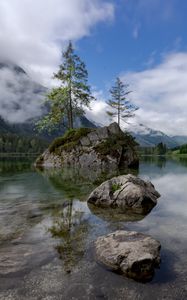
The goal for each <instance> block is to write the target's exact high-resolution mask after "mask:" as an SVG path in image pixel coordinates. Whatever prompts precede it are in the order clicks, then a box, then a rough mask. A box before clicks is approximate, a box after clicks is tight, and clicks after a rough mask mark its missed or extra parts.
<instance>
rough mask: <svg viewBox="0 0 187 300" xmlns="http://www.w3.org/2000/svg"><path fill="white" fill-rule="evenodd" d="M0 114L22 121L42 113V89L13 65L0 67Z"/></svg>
mask: <svg viewBox="0 0 187 300" xmlns="http://www.w3.org/2000/svg"><path fill="white" fill-rule="evenodd" d="M0 83H1V85H0V116H1V117H3V119H5V120H7V121H9V122H13V123H17V122H18V123H22V122H24V121H26V120H28V119H30V118H33V117H37V116H40V115H41V113H42V105H41V104H42V103H43V93H44V89H43V87H41V86H40V85H38V84H36V83H35V82H33V81H32V80H30V78H29V77H28V76H27V75H26V74H25V73H23V72H15V71H14V66H13V65H9V67H8V68H7V67H4V68H0Z"/></svg>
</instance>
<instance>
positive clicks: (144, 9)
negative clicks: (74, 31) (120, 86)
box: [77, 0, 187, 89]
mask: <svg viewBox="0 0 187 300" xmlns="http://www.w3.org/2000/svg"><path fill="white" fill-rule="evenodd" d="M111 3H113V4H114V8H115V14H114V19H113V21H110V22H107V23H101V24H98V25H97V26H96V27H95V28H94V29H93V30H92V32H91V35H90V36H88V37H84V38H82V39H81V40H80V41H78V42H77V50H78V51H77V52H78V53H79V55H80V56H81V57H82V58H83V59H84V61H85V62H86V64H87V68H88V71H89V78H90V81H91V83H92V84H93V85H95V86H97V87H98V88H101V89H103V87H104V86H105V85H108V83H109V82H111V81H112V80H113V79H114V78H115V77H116V76H118V75H119V74H120V73H123V72H126V71H141V70H145V69H148V68H150V67H152V66H154V65H157V64H159V63H161V61H162V60H163V56H164V55H166V54H167V53H170V52H178V51H186V50H187V35H186V28H187V18H186V12H187V1H185V0H180V1H177V0H164V1H163V0H162V1H160V0H146V1H144V0H139V1H138V0H127V1H125V0H121V1H113V2H111ZM116 3H117V4H116Z"/></svg>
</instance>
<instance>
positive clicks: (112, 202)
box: [88, 174, 160, 214]
mask: <svg viewBox="0 0 187 300" xmlns="http://www.w3.org/2000/svg"><path fill="white" fill-rule="evenodd" d="M159 197H160V194H159V193H158V192H157V191H156V190H155V188H154V185H153V184H152V183H151V182H145V181H143V180H142V179H140V178H138V177H136V176H133V175H131V174H128V175H121V176H118V177H113V178H112V179H109V180H107V181H105V182H103V183H102V184H101V185H100V186H99V187H97V188H96V189H95V190H94V191H93V192H92V193H91V194H90V196H89V198H88V203H91V204H93V205H95V206H97V207H112V208H120V209H121V210H122V211H124V212H125V211H126V212H127V211H129V210H131V211H133V212H135V213H139V214H147V213H148V212H150V211H151V209H152V208H153V207H154V206H155V205H156V204H157V198H159Z"/></svg>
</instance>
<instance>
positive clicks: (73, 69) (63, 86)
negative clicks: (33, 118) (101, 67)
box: [37, 42, 94, 131]
mask: <svg viewBox="0 0 187 300" xmlns="http://www.w3.org/2000/svg"><path fill="white" fill-rule="evenodd" d="M62 58H63V63H62V64H61V65H60V66H59V70H58V72H57V73H55V74H54V78H55V79H57V80H59V82H60V86H59V87H58V88H54V89H53V90H52V91H51V92H50V93H49V94H48V95H47V99H46V102H47V103H48V104H49V107H50V111H49V113H48V114H47V115H46V116H45V117H44V118H43V119H42V120H41V121H40V122H38V123H37V127H38V129H39V130H40V131H41V130H44V129H48V130H50V131H51V130H53V129H55V127H56V126H57V125H58V124H59V123H63V124H64V126H65V127H67V128H68V129H71V128H73V125H74V118H75V117H76V116H82V115H84V107H89V104H90V101H91V100H93V99H94V97H93V96H92V95H91V91H90V86H89V85H88V72H87V70H86V66H85V63H84V62H83V61H82V60H81V59H80V58H79V56H78V55H76V54H75V53H74V49H73V47H72V43H71V42H69V45H68V47H67V49H66V51H65V52H63V54H62Z"/></svg>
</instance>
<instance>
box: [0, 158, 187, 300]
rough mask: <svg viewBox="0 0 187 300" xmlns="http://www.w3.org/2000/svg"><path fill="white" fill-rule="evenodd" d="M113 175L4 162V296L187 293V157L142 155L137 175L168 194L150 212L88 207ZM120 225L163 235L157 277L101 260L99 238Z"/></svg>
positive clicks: (0, 191)
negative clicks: (141, 279)
mask: <svg viewBox="0 0 187 300" xmlns="http://www.w3.org/2000/svg"><path fill="white" fill-rule="evenodd" d="M134 173H135V174H136V171H135V172H134ZM114 175H115V174H114ZM107 176H108V177H109V176H111V174H110V175H107V174H100V173H99V172H98V173H97V174H96V173H93V174H91V173H89V174H88V173H87V172H86V170H84V171H81V172H80V171H78V170H74V171H72V170H64V171H63V172H62V171H55V170H50V171H49V170H48V171H39V170H38V171H37V170H35V169H34V168H33V167H32V166H31V165H30V163H27V162H22V163H16V162H11V161H10V160H7V161H4V162H0V299H2V300H3V299H19V300H22V299H24V300H25V299H28V300H31V299H32V300H35V299H46V300H47V299H48V300H51V299H65V300H66V299H68V300H69V299H111V300H113V299H114V300H115V299H119V300H120V299H127V300H128V299H147V300H150V299H151V300H154V299H187V266H186V263H187V160H184V159H183V160H176V161H175V160H171V159H168V160H164V159H157V160H155V159H152V158H146V159H144V160H142V162H141V164H140V169H139V176H140V177H141V178H143V179H149V180H151V181H152V182H153V184H154V185H155V187H156V189H157V190H158V191H159V192H160V194H161V195H162V196H161V198H160V199H159V201H158V204H157V206H156V207H155V208H154V209H153V210H152V211H151V213H150V214H149V215H147V216H146V217H144V218H143V217H140V218H139V219H137V218H133V217H132V216H122V215H121V216H116V215H114V216H113V215H112V214H107V215H106V214H104V213H103V212H102V211H98V210H94V211H93V209H92V211H91V210H90V209H91V208H89V207H88V206H87V204H86V198H87V196H88V194H89V193H90V192H91V191H92V189H93V188H94V187H95V186H97V185H98V184H99V183H100V182H102V180H104V179H105V178H107ZM116 229H127V230H137V231H140V232H143V233H147V234H150V235H152V236H153V237H155V238H156V239H158V240H159V241H160V242H161V245H162V249H161V257H162V263H161V268H160V269H159V270H157V271H156V274H155V277H154V279H153V281H152V282H150V283H146V284H142V283H137V282H135V281H133V280H131V279H126V278H125V277H123V276H121V275H117V274H115V273H113V272H110V271H108V270H106V269H104V268H103V267H101V266H100V265H98V264H97V263H96V262H95V259H94V251H93V241H94V240H95V239H96V238H97V237H98V236H100V235H102V234H106V233H108V232H112V231H114V230H116Z"/></svg>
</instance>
